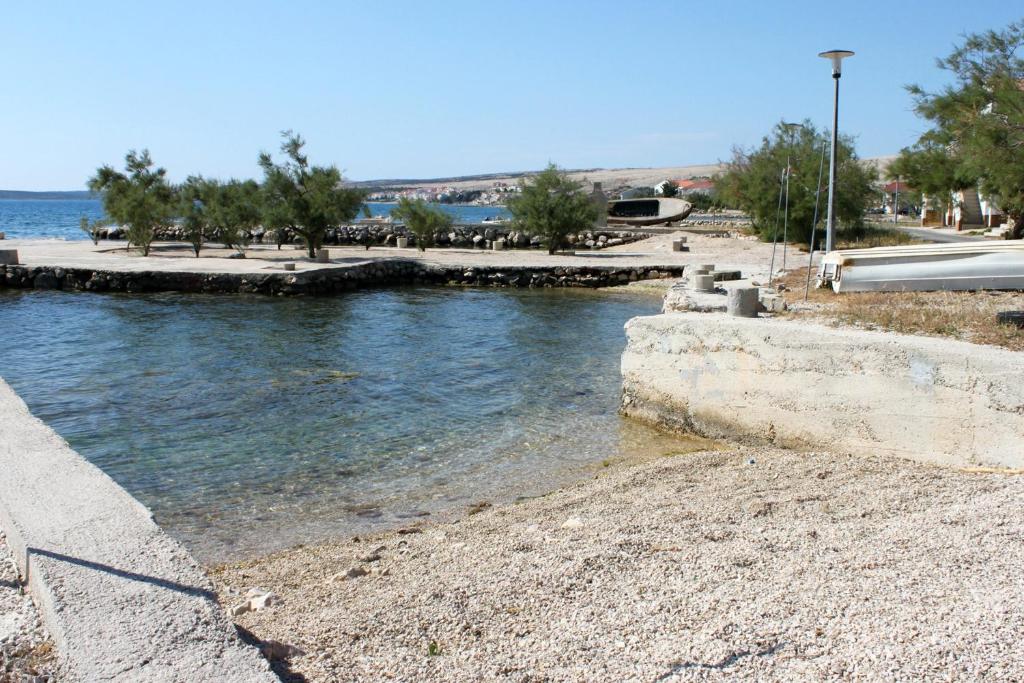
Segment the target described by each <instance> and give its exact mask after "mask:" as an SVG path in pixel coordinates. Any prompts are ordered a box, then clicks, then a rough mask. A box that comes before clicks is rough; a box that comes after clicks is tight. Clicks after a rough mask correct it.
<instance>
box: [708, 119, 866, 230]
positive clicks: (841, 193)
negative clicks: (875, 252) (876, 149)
mask: <svg viewBox="0 0 1024 683" xmlns="http://www.w3.org/2000/svg"><path fill="white" fill-rule="evenodd" d="M828 142H829V136H827V135H826V134H825V132H824V131H820V132H819V131H818V130H817V129H816V128H815V127H814V125H813V124H812V123H811V122H810V121H804V123H803V125H802V126H800V127H798V128H795V129H794V130H792V131H791V130H788V129H787V128H786V126H784V125H783V124H782V123H779V124H778V125H777V126H775V128H774V129H773V131H772V133H771V135H770V136H766V137H765V138H764V139H763V141H762V143H761V146H760V147H759V148H757V149H754V150H749V151H748V150H742V149H736V150H734V151H733V159H732V161H731V162H729V164H728V167H727V170H726V172H725V173H724V174H723V175H722V176H720V177H719V178H718V179H717V181H716V183H715V189H716V191H717V193H718V194H719V195H720V197H721V199H722V200H723V201H724V202H725V203H727V204H729V205H730V206H736V207H738V208H740V209H742V210H743V211H746V212H747V213H749V214H750V218H751V221H752V222H753V224H754V229H755V231H757V233H758V234H760V236H761V238H762V239H767V240H770V239H772V238H773V236H774V233H775V229H776V228H775V226H776V216H777V212H778V206H779V190H780V188H781V187H782V183H783V171H784V169H785V168H786V159H787V157H788V158H789V159H790V161H791V163H790V169H791V171H790V174H791V175H790V181H789V238H790V239H791V240H796V241H805V242H806V241H809V240H810V236H811V222H812V221H813V219H814V202H815V187H816V186H817V184H818V168H819V164H820V162H821V152H822V145H823V144H825V145H827V144H828ZM837 156H838V159H837V167H836V176H837V177H836V217H837V219H838V221H839V222H841V223H843V224H845V225H846V226H847V227H857V226H859V225H860V224H861V223H862V222H863V217H864V211H865V209H866V208H867V206H868V205H869V203H870V202H871V201H872V199H873V198H874V197H875V190H874V188H873V187H872V184H873V183H874V181H875V180H876V178H877V172H876V171H875V170H874V169H873V168H870V167H866V166H864V165H863V164H861V163H860V161H859V160H858V159H857V154H856V152H855V151H854V148H853V141H852V140H851V139H850V138H848V137H845V136H840V138H839V146H838V149H837ZM825 163H826V164H827V163H828V160H827V159H826V161H825ZM826 173H827V169H826ZM825 178H827V175H826V176H825ZM827 203H828V188H827V186H826V181H825V179H824V178H823V180H822V188H821V203H820V205H819V210H820V215H821V216H824V215H825V212H826V205H827ZM781 229H782V224H781V222H780V223H779V230H780V231H781ZM780 237H781V234H780Z"/></svg>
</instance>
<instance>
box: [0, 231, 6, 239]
mask: <svg viewBox="0 0 1024 683" xmlns="http://www.w3.org/2000/svg"><path fill="white" fill-rule="evenodd" d="M5 239H7V233H5V232H0V240H5Z"/></svg>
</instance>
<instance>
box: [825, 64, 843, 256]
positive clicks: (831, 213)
mask: <svg viewBox="0 0 1024 683" xmlns="http://www.w3.org/2000/svg"><path fill="white" fill-rule="evenodd" d="M841 75H842V74H841V73H839V72H837V71H836V70H835V69H833V71H832V80H834V81H835V84H836V86H835V96H834V98H833V100H832V154H831V156H830V158H829V164H828V222H827V223H826V228H825V251H826V253H827V252H830V251H832V246H833V244H834V243H835V231H836V225H835V211H836V157H837V154H836V152H837V151H838V147H839V77H840V76H841Z"/></svg>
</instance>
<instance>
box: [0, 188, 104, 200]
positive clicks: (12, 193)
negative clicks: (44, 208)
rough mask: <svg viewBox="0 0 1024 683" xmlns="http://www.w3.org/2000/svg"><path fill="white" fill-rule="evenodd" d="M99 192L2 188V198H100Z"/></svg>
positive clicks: (0, 196) (0, 193)
mask: <svg viewBox="0 0 1024 683" xmlns="http://www.w3.org/2000/svg"><path fill="white" fill-rule="evenodd" d="M99 198H100V196H99V195H98V194H93V193H92V192H89V191H87V190H69V191H53V192H25V191H22V190H0V199H99Z"/></svg>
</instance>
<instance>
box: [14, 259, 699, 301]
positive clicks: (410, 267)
mask: <svg viewBox="0 0 1024 683" xmlns="http://www.w3.org/2000/svg"><path fill="white" fill-rule="evenodd" d="M270 268H273V270H270ZM682 273H683V266H682V265H675V266H659V267H657V268H644V267H617V266H520V267H501V266H445V265H438V264H429V263H423V262H420V261H416V260H411V259H388V260H378V261H372V262H367V263H361V264H356V265H350V266H345V267H326V268H317V269H313V270H306V271H301V272H288V271H284V270H283V269H279V267H275V266H268V272H265V273H208V272H198V271H197V272H185V271H155V270H144V271H128V270H125V271H121V270H102V269H91V268H70V267H68V268H65V267H60V266H24V265H13V266H12V265H9V266H0V286H6V287H10V288H14V289H61V290H70V291H88V292H204V293H231V294H236V293H237V294H265V295H271V296H301V295H316V296H325V295H331V294H338V293H341V292H345V291H350V290H354V289H360V288H363V287H380V286H394V285H451V286H473V287H587V288H598V287H610V286H615V285H625V284H628V283H630V282H636V281H638V280H654V279H660V278H677V277H680V276H681V275H682Z"/></svg>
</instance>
